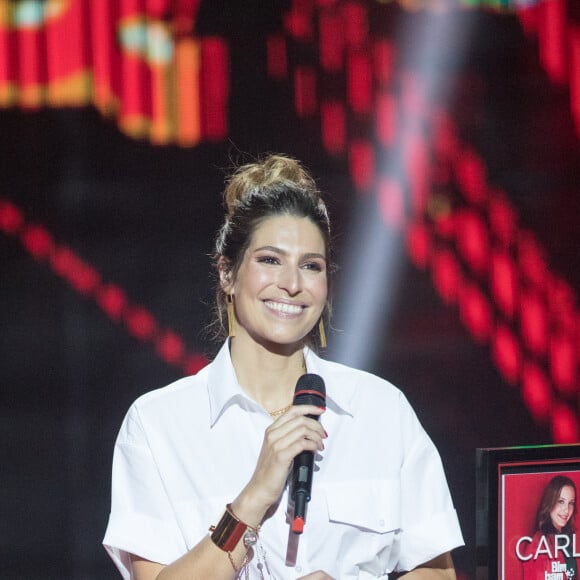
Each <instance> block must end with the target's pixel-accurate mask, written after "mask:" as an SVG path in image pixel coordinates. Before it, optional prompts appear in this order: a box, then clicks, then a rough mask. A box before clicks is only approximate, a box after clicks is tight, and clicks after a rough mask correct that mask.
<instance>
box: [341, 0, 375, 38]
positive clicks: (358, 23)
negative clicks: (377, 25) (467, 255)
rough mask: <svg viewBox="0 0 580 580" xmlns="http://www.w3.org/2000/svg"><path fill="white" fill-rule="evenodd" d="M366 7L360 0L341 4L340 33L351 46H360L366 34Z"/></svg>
mask: <svg viewBox="0 0 580 580" xmlns="http://www.w3.org/2000/svg"><path fill="white" fill-rule="evenodd" d="M368 32H369V31H368V22H367V11H366V7H365V6H364V5H363V4H361V3H360V2H356V1H350V2H344V3H343V4H342V34H343V35H344V39H345V41H346V43H347V44H348V45H349V46H351V47H355V48H356V47H360V46H361V45H362V44H363V43H364V42H365V40H366V38H367V36H368Z"/></svg>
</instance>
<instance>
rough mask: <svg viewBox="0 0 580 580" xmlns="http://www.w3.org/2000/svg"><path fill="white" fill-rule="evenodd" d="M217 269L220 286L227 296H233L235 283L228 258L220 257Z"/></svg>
mask: <svg viewBox="0 0 580 580" xmlns="http://www.w3.org/2000/svg"><path fill="white" fill-rule="evenodd" d="M217 269H218V272H219V275H220V286H221V288H222V290H223V291H224V292H225V293H226V294H231V291H232V288H233V286H234V282H233V280H232V272H231V268H230V264H229V262H228V260H227V259H226V258H224V257H223V256H220V257H219V258H218V262H217Z"/></svg>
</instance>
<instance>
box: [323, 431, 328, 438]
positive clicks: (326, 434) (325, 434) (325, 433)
mask: <svg viewBox="0 0 580 580" xmlns="http://www.w3.org/2000/svg"><path fill="white" fill-rule="evenodd" d="M324 436H325V437H328V433H327V432H326V429H325V430H324Z"/></svg>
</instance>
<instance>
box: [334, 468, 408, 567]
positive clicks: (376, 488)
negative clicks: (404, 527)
mask: <svg viewBox="0 0 580 580" xmlns="http://www.w3.org/2000/svg"><path fill="white" fill-rule="evenodd" d="M324 494H325V497H326V508H327V514H328V524H329V525H330V526H331V527H332V528H334V530H335V532H336V533H337V534H338V535H339V536H340V537H341V540H340V543H341V550H342V554H341V557H342V558H343V562H344V564H345V565H346V567H345V568H343V572H344V573H345V576H346V574H348V575H349V576H348V577H354V578H363V577H365V574H371V575H372V576H373V577H375V578H381V577H386V576H383V575H384V574H385V575H386V573H387V572H388V571H389V570H391V569H392V567H393V566H394V563H395V562H396V560H397V550H398V542H397V538H398V535H399V532H400V527H401V508H400V487H399V482H398V480H394V479H393V480H391V479H381V480H359V481H345V482H336V483H326V484H324Z"/></svg>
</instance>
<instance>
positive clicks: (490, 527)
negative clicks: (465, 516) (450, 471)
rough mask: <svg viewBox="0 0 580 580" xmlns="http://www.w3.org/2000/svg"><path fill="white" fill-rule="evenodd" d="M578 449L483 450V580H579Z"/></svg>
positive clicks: (480, 488) (480, 567)
mask: <svg viewBox="0 0 580 580" xmlns="http://www.w3.org/2000/svg"><path fill="white" fill-rule="evenodd" d="M578 490H580V445H577V444H574V445H548V446H538V447H504V448H492V449H478V450H477V516H476V524H477V572H476V578H477V580H484V579H485V580H489V579H492V578H497V579H498V580H514V579H515V580H576V579H578V580H580V578H579V570H580V518H579V517H578V515H577V514H578V507H577V496H578Z"/></svg>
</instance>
